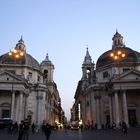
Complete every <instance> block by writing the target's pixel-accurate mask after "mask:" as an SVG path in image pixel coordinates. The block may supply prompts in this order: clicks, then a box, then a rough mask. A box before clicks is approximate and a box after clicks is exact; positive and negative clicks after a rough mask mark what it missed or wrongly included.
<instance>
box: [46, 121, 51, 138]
mask: <svg viewBox="0 0 140 140" xmlns="http://www.w3.org/2000/svg"><path fill="white" fill-rule="evenodd" d="M50 135H51V126H50V125H49V124H48V123H47V124H46V125H45V136H46V140H49V137H50Z"/></svg>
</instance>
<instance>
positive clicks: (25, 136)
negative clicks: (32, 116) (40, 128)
mask: <svg viewBox="0 0 140 140" xmlns="http://www.w3.org/2000/svg"><path fill="white" fill-rule="evenodd" d="M28 139H29V122H28V119H25V121H24V133H23V140H28Z"/></svg>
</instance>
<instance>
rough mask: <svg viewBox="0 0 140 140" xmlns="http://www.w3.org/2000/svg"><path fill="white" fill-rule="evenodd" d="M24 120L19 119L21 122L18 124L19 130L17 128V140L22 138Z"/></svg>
mask: <svg viewBox="0 0 140 140" xmlns="http://www.w3.org/2000/svg"><path fill="white" fill-rule="evenodd" d="M23 123H24V122H23V121H21V123H20V124H19V130H18V138H17V140H22V138H23V131H24V124H23Z"/></svg>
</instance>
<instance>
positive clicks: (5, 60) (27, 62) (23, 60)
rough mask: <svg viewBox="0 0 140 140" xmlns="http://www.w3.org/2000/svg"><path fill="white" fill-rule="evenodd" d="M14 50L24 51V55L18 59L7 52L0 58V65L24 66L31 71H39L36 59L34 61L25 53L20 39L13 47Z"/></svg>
mask: <svg viewBox="0 0 140 140" xmlns="http://www.w3.org/2000/svg"><path fill="white" fill-rule="evenodd" d="M15 49H16V50H20V51H24V55H23V56H22V57H19V58H14V57H12V56H10V55H9V52H8V53H6V54H3V55H1V56H0V64H10V65H12V64H13V65H15V64H18V65H24V66H27V67H31V68H33V69H38V70H40V65H39V63H38V62H37V60H36V59H34V58H33V57H32V56H31V55H30V54H28V53H26V51H25V45H24V41H23V40H22V38H21V39H20V40H19V41H18V43H17V44H16V47H15Z"/></svg>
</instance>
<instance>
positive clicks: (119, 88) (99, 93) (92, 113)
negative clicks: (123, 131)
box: [71, 31, 140, 129]
mask: <svg viewBox="0 0 140 140" xmlns="http://www.w3.org/2000/svg"><path fill="white" fill-rule="evenodd" d="M112 41H113V43H112V48H111V49H110V50H108V51H106V52H104V53H103V54H102V55H101V56H100V57H99V58H98V60H97V63H96V68H94V63H93V62H92V59H91V56H90V55H89V51H88V49H87V52H86V56H85V59H84V62H83V65H82V78H81V80H80V81H79V82H78V85H77V89H76V92H75V96H74V98H75V103H74V104H73V107H72V109H71V112H72V116H73V118H72V120H74V121H77V122H78V123H79V124H82V125H83V126H85V127H94V126H97V128H98V129H101V127H102V126H106V127H112V125H114V124H115V126H116V127H119V126H120V124H121V122H122V121H125V123H126V124H127V125H128V126H130V127H131V126H137V125H139V124H140V53H139V52H137V51H135V50H132V49H131V48H129V47H126V46H125V44H124V43H123V36H122V35H121V34H119V33H118V31H116V33H115V34H114V36H113V38H112Z"/></svg>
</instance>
